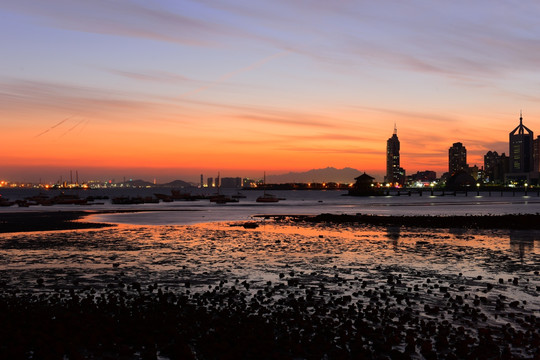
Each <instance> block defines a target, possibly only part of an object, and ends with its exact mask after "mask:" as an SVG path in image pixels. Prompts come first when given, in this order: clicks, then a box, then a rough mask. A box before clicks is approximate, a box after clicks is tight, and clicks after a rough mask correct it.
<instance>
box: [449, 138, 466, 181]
mask: <svg viewBox="0 0 540 360" xmlns="http://www.w3.org/2000/svg"><path fill="white" fill-rule="evenodd" d="M467 167H468V166H467V149H466V148H465V146H463V144H462V143H460V142H457V143H454V144H452V147H451V148H450V149H448V173H449V174H450V175H453V174H455V173H457V172H458V171H460V170H466V169H467Z"/></svg>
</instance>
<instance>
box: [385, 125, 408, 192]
mask: <svg viewBox="0 0 540 360" xmlns="http://www.w3.org/2000/svg"><path fill="white" fill-rule="evenodd" d="M385 181H386V182H387V183H391V184H403V183H404V181H405V170H403V169H402V168H401V167H400V166H399V139H398V137H397V127H396V125H395V124H394V134H392V137H391V138H389V139H388V140H387V141H386V176H385Z"/></svg>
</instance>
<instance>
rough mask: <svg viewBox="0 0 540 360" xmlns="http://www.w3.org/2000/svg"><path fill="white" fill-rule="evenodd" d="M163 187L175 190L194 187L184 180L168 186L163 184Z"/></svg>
mask: <svg viewBox="0 0 540 360" xmlns="http://www.w3.org/2000/svg"><path fill="white" fill-rule="evenodd" d="M161 186H164V187H173V188H188V187H192V186H193V185H192V184H190V183H188V182H185V181H183V180H174V181H171V182H169V183H166V184H161Z"/></svg>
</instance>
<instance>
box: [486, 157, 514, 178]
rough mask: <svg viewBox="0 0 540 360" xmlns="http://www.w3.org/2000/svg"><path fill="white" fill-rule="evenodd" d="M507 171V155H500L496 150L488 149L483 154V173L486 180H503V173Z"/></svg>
mask: <svg viewBox="0 0 540 360" xmlns="http://www.w3.org/2000/svg"><path fill="white" fill-rule="evenodd" d="M507 172H508V156H506V154H505V153H502V154H501V155H499V154H497V152H496V151H488V152H487V153H486V155H484V175H485V179H486V181H488V182H490V183H495V184H502V183H503V182H504V174H506V173H507Z"/></svg>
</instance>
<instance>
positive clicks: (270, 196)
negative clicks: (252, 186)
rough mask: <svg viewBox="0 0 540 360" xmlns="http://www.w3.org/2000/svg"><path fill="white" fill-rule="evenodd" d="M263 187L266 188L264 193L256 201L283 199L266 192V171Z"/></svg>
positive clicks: (266, 201)
mask: <svg viewBox="0 0 540 360" xmlns="http://www.w3.org/2000/svg"><path fill="white" fill-rule="evenodd" d="M263 188H264V192H263V195H261V196H259V197H258V198H257V200H255V201H256V202H258V203H276V202H278V201H279V200H283V199H280V198H278V197H277V196H275V195H272V194H267V193H266V172H265V173H264V178H263Z"/></svg>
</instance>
